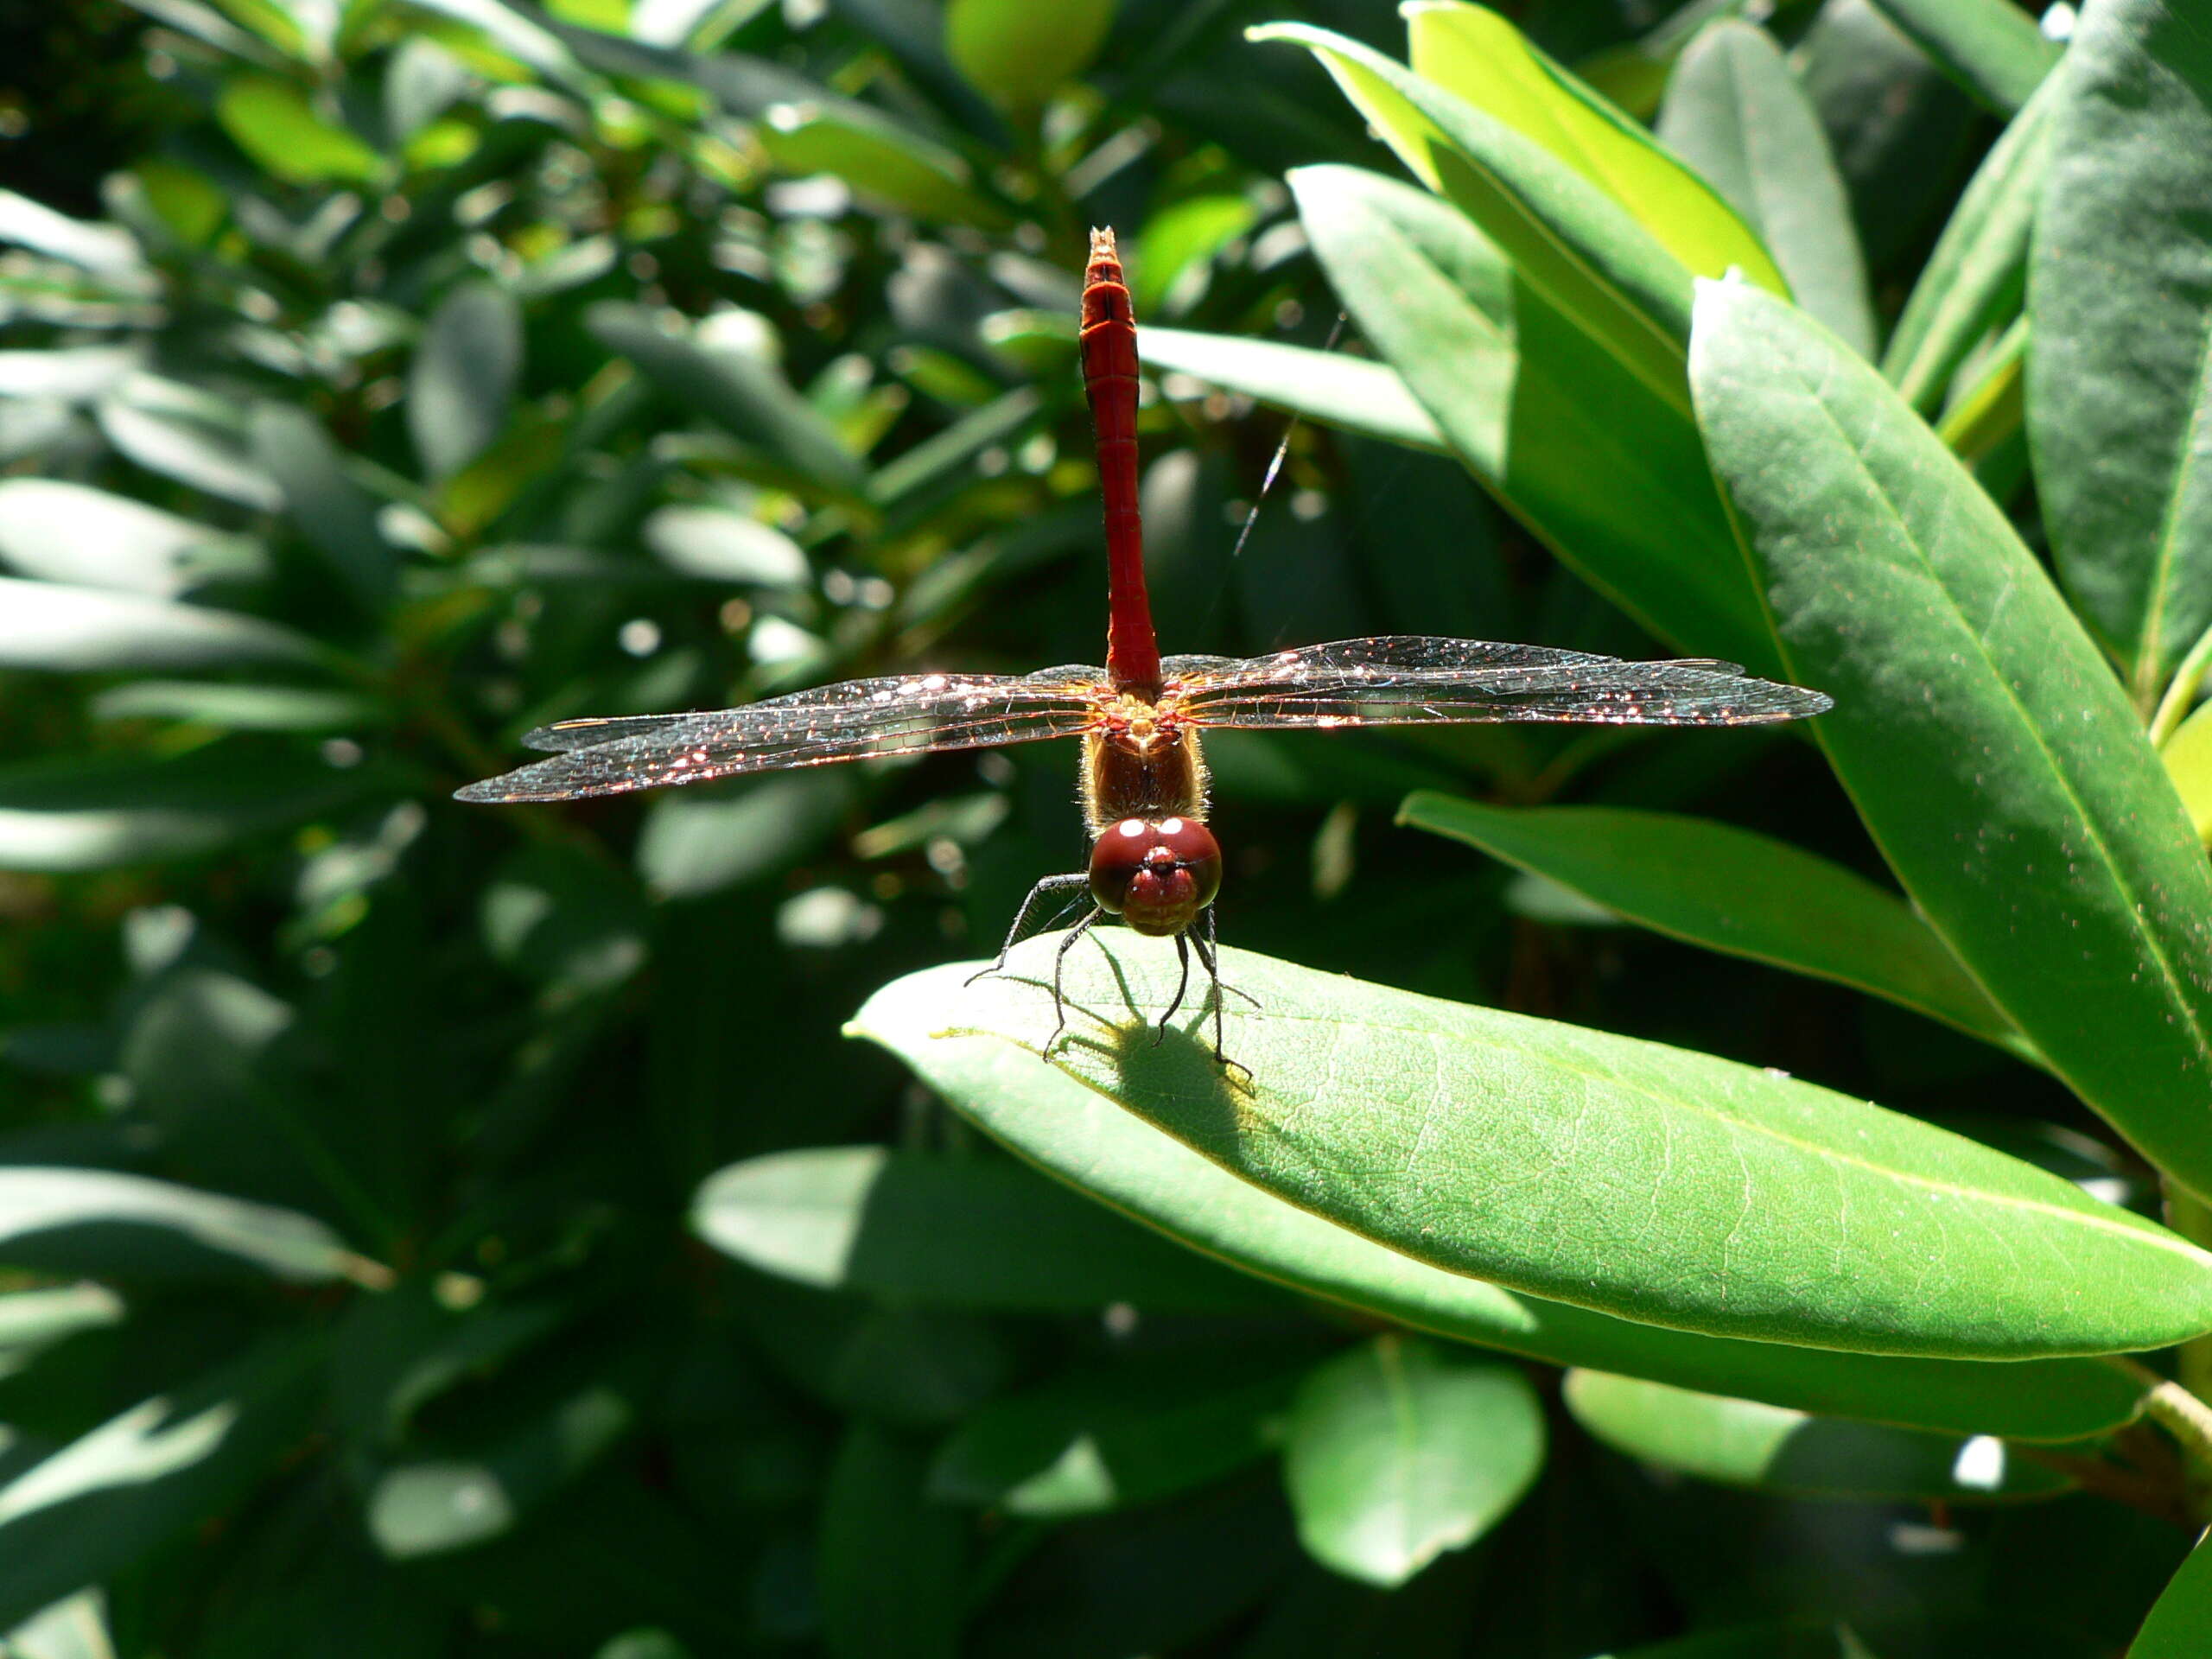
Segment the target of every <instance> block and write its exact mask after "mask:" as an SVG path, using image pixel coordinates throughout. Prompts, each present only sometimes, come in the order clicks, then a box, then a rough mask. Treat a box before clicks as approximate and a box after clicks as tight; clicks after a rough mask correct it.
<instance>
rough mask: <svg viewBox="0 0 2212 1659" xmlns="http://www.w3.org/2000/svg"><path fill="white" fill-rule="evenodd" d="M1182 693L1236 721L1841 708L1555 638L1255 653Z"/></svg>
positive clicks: (1613, 717)
mask: <svg viewBox="0 0 2212 1659" xmlns="http://www.w3.org/2000/svg"><path fill="white" fill-rule="evenodd" d="M1179 701H1180V706H1181V709H1182V711H1183V712H1184V713H1185V715H1187V716H1188V717H1189V719H1190V720H1191V721H1192V722H1193V723H1195V724H1198V725H1201V726H1235V727H1313V726H1345V725H1355V724H1357V725H1404V724H1409V723H1414V722H1420V721H1428V722H1439V723H1454V722H1456V723H1463V724H1464V723H1472V722H1478V721H1485V722H1486V721H1581V722H1588V723H1595V724H1601V725H1623V726H1744V725H1757V724H1763V723H1765V722H1768V721H1778V720H1799V719H1802V718H1804V717H1805V716H1806V715H1817V714H1821V713H1824V712H1826V711H1827V709H1828V708H1830V707H1831V706H1832V705H1831V704H1830V702H1829V700H1828V699H1827V697H1825V696H1821V694H1820V693H1819V692H1817V691H1808V690H1803V689H1802V688H1801V687H1798V686H1794V685H1778V684H1776V683H1774V682H1772V681H1770V680H1759V679H1753V678H1751V677H1748V676H1746V675H1745V672H1744V671H1743V670H1742V669H1741V668H1740V667H1739V666H1738V665H1737V664H1734V663H1724V662H1719V661H1716V660H1714V659H1713V658H1686V659H1683V660H1681V661H1676V662H1659V663H1636V662H1624V661H1623V660H1621V659H1620V658H1616V657H1599V656H1593V655H1592V654H1590V653H1589V652H1576V651H1559V650H1554V649H1553V648H1551V647H1549V646H1544V645H1493V644H1491V643H1488V642H1486V641H1482V640H1473V639H1432V638H1428V637H1427V636H1425V635H1414V634H1397V635H1389V636H1386V637H1383V638H1380V639H1347V640H1340V641H1338V642H1337V643H1335V644H1332V645H1310V646H1307V647H1306V648H1305V649H1304V650H1301V651H1286V652H1276V653H1275V654H1274V655H1273V656H1271V657H1255V658H1250V659H1249V660H1247V661H1245V662H1242V663H1237V664H1231V665H1230V666H1229V667H1228V668H1226V669H1221V670H1216V671H1211V672H1202V673H1199V674H1197V675H1194V676H1193V677H1192V679H1191V681H1190V683H1188V684H1187V685H1186V686H1185V687H1182V688H1179Z"/></svg>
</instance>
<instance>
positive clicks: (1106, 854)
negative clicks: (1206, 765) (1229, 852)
mask: <svg viewBox="0 0 2212 1659" xmlns="http://www.w3.org/2000/svg"><path fill="white" fill-rule="evenodd" d="M1220 891H1221V843H1220V842H1217V841H1216V840H1215V839H1214V838H1213V832H1212V831H1211V829H1207V828H1206V827H1205V825H1204V824H1203V823H1197V822H1196V821H1194V820H1192V819H1190V818H1162V819H1160V820H1159V821H1158V822H1156V823H1147V822H1146V821H1145V820H1144V819H1142V818H1124V819H1122V821H1121V823H1117V824H1115V825H1113V826H1112V827H1111V828H1110V829H1108V830H1107V831H1106V833H1105V834H1104V835H1103V836H1099V837H1098V841H1097V843H1096V845H1095V846H1094V847H1092V848H1091V849H1090V893H1091V897H1093V898H1094V899H1096V900H1097V901H1098V905H1099V908H1100V909H1102V910H1105V911H1108V912H1111V913H1113V914H1114V915H1116V916H1119V917H1120V918H1122V920H1123V921H1125V922H1127V923H1128V925H1129V926H1130V927H1132V928H1134V929H1135V931H1138V932H1140V933H1148V934H1152V935H1154V937H1165V936H1167V935H1170V934H1175V933H1180V932H1181V931H1183V930H1184V929H1185V928H1186V927H1188V926H1189V925H1191V924H1192V922H1194V921H1196V920H1197V919H1198V912H1200V911H1202V910H1204V909H1205V907H1206V906H1208V905H1210V904H1211V903H1212V902H1213V899H1214V895H1215V894H1216V893H1218V892H1220Z"/></svg>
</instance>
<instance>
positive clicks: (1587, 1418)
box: [1563, 1371, 2072, 1503]
mask: <svg viewBox="0 0 2212 1659" xmlns="http://www.w3.org/2000/svg"><path fill="white" fill-rule="evenodd" d="M1563 1393H1564V1397H1565V1399H1566V1401H1567V1409H1568V1410H1569V1411H1571V1412H1573V1414H1574V1418H1575V1421H1577V1422H1579V1423H1580V1424H1581V1425H1582V1427H1584V1428H1586V1429H1587V1430H1589V1431H1590V1433H1592V1434H1593V1435H1595V1436H1596V1437H1597V1438H1598V1439H1599V1440H1603V1441H1604V1442H1605V1444H1606V1445H1607V1446H1611V1447H1612V1448H1613V1450H1614V1451H1616V1452H1621V1453H1623V1454H1624V1455H1625V1456H1628V1457H1631V1458H1635V1459H1639V1460H1640V1461H1642V1462H1644V1463H1650V1464H1656V1465H1659V1466H1660V1467H1662V1468H1665V1469H1671V1470H1674V1471H1676V1472H1678V1473H1681V1474H1685V1475H1690V1476H1693V1477H1694V1478H1697V1479H1700V1480H1711V1481H1717V1482H1719V1483H1720V1484H1723V1485H1727V1486H1751V1487H1757V1488H1758V1489H1760V1490H1762V1491H1776V1492H1792V1493H1796V1494H1798V1495H1800V1496H1803V1497H1848V1498H1856V1499H1859V1500H1862V1501H1881V1500H1885V1499H1886V1500H1892V1501H1894V1500H1897V1499H1910V1500H1916V1501H1919V1502H1923V1503H1927V1502H1951V1503H1990V1502H1993V1501H1995V1500H1998V1499H2001V1498H2023V1497H2053V1496H2055V1495H2056V1494H2057V1493H2060V1492H2063V1491H2066V1490H2068V1488H2069V1486H2070V1485H2071V1484H2072V1483H2071V1482H2070V1481H2069V1480H2068V1479H2067V1478H2065V1477H2064V1476H2063V1475H2061V1474H2059V1473H2057V1472H2056V1471H2054V1470H2051V1469H2050V1468H2047V1467H2045V1466H2044V1465H2042V1464H2039V1463H2036V1462H2033V1461H2031V1460H2030V1459H2024V1458H2022V1457H2020V1456H2018V1454H2017V1453H2015V1452H2012V1451H2011V1450H2010V1449H2009V1448H2008V1447H2007V1446H2005V1442H2004V1441H2002V1440H1998V1439H1996V1438H1995V1437H1994V1436H1992V1435H1980V1436H1977V1437H1975V1438H1974V1439H1971V1440H1961V1439H1959V1438H1957V1437H1956V1436H1954V1435H1947V1434H1923V1433H1914V1432H1913V1431H1912V1430H1910V1429H1903V1428H1887V1427H1878V1426H1877V1425H1875V1424H1872V1423H1849V1422H1844V1421H1840V1420H1837V1419H1834V1418H1826V1417H1814V1416H1810V1415H1808V1414H1806V1413H1804V1412H1802V1411H1785V1410H1783V1408H1781V1407H1778V1406H1768V1405H1760V1404H1758V1403H1756V1402H1752V1401H1749V1400H1730V1399H1726V1398H1724V1397H1722V1396H1721V1395H1712V1394H1694V1393H1691V1392H1690V1391H1689V1390H1688V1389H1671V1388H1669V1387H1667V1386H1666V1385H1665V1384H1664V1383H1646V1382H1642V1381H1639V1380H1638V1379H1637V1378H1634V1377H1626V1376H1606V1375H1605V1373H1604V1372H1602V1371H1569V1372H1568V1373H1567V1382H1566V1385H1565V1389H1564V1390H1563Z"/></svg>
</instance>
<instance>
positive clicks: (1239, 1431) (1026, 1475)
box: [929, 1343, 1310, 1520]
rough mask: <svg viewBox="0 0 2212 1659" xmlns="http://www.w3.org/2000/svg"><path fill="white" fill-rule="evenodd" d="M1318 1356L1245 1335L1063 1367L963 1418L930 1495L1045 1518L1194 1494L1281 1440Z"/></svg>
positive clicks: (937, 1465)
mask: <svg viewBox="0 0 2212 1659" xmlns="http://www.w3.org/2000/svg"><path fill="white" fill-rule="evenodd" d="M1307 1363H1310V1356H1308V1357H1305V1358H1301V1360H1300V1363H1297V1364H1295V1365H1294V1364H1292V1363H1289V1361H1288V1359H1287V1357H1286V1356H1285V1355H1284V1354H1282V1353H1279V1352H1269V1351H1266V1350H1265V1349H1255V1348H1254V1347H1252V1346H1249V1345H1247V1344H1243V1343H1239V1344H1237V1345H1236V1346H1235V1347H1230V1348H1221V1347H1206V1348H1198V1349H1192V1348H1186V1347H1177V1348H1174V1349H1172V1350H1169V1351H1166V1352H1163V1353H1157V1354H1154V1355H1150V1356H1147V1357H1137V1358H1135V1359H1133V1360H1131V1361H1129V1362H1128V1363H1122V1364H1116V1365H1114V1366H1111V1367H1108V1368H1104V1369H1099V1370H1077V1371H1071V1372H1068V1373H1065V1374H1064V1375H1062V1376H1058V1377H1055V1378H1054V1379H1053V1380H1052V1382H1050V1383H1046V1384H1044V1385H1043V1386H1042V1387H1041V1388H1038V1389H1032V1390H1031V1391H1029V1392H1028V1393H1027V1394H1017V1395H1011V1396H1009V1397H1008V1398H1007V1399H1004V1400H995V1401H993V1402H990V1403H989V1404H988V1405H986V1406H984V1407H983V1408H982V1409H981V1410H979V1411H977V1412H976V1413H975V1414H973V1415H971V1416H969V1417H968V1418H967V1419H966V1420H964V1421H963V1422H962V1423H961V1425H960V1427H958V1428H957V1429H956V1430H954V1431H953V1433H952V1435H951V1437H950V1439H948V1440H946V1441H945V1443H944V1446H942V1447H941V1448H939V1450H938V1454H937V1457H936V1459H935V1461H934V1462H933V1463H932V1464H931V1466H930V1484H929V1491H930V1495H931V1497H935V1498H938V1499H939V1500H941V1501H943V1502H945V1503H969V1504H977V1505H982V1506H986V1507H988V1508H991V1509H995V1510H1002V1511H1004V1512H1005V1513H1007V1514H1008V1515H1020V1516H1033V1517H1035V1518H1037V1519H1039V1520H1044V1519H1050V1518H1053V1517H1058V1516H1071V1515H1090V1514H1096V1513H1100V1512H1102V1511H1104V1510H1117V1509H1127V1508H1128V1507H1130V1506H1131V1505H1133V1504H1138V1503H1154V1502H1155V1501H1157V1500H1158V1499H1160V1498H1162V1497H1168V1496H1170V1495H1172V1494H1173V1493H1176V1492H1180V1491H1188V1490H1190V1489H1191V1488H1192V1487H1193V1486H1200V1485H1204V1484H1207V1483H1208V1482H1211V1481H1214V1480H1218V1479H1219V1478H1221V1477H1223V1476H1224V1475H1226V1474H1229V1473H1230V1471H1234V1470H1236V1469H1239V1468H1242V1467H1243V1466H1244V1465H1246V1464H1249V1463H1254V1462H1256V1461H1257V1460H1258V1459H1261V1458H1262V1457H1264V1456H1265V1455H1267V1453H1268V1452H1270V1451H1271V1450H1273V1449H1274V1445H1275V1444H1276V1441H1277V1440H1278V1439H1279V1438H1280V1430H1281V1422H1280V1419H1281V1414H1282V1413H1283V1411H1284V1409H1285V1408H1287V1406H1288V1405H1289V1404H1290V1400H1291V1395H1292V1393H1293V1391H1294V1389H1295V1387H1296V1385H1297V1383H1298V1379H1299V1376H1300V1373H1301V1372H1302V1371H1304V1370H1305V1369H1306V1364H1307Z"/></svg>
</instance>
